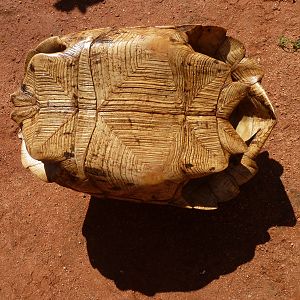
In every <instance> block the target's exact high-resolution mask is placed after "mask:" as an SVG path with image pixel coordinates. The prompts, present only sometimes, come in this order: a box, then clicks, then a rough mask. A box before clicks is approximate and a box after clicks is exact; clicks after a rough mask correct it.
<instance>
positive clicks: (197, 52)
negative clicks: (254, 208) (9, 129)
mask: <svg viewBox="0 0 300 300" xmlns="http://www.w3.org/2000/svg"><path fill="white" fill-rule="evenodd" d="M244 56H245V49H244V47H243V45H242V44H241V43H240V42H239V41H237V40H235V39H233V38H231V37H227V36H226V32H225V30H224V29H222V28H219V27H211V26H207V27H203V26H200V25H187V26H177V27H137V28H122V29H113V28H104V29H96V30H90V31H85V32H81V33H78V34H71V35H67V36H63V37H52V38H49V39H47V40H45V41H44V42H42V43H41V44H40V45H39V46H38V47H37V48H36V49H35V50H32V51H31V52H30V53H29V54H28V57H27V60H26V72H25V78H24V81H23V84H22V86H21V90H20V91H18V92H17V93H15V94H14V95H12V101H13V103H14V105H15V110H14V112H13V113H12V118H13V119H14V120H15V121H16V122H18V124H20V126H21V128H22V135H23V139H24V141H23V149H26V151H27V152H26V153H27V154H28V156H26V155H27V154H26V155H25V156H26V157H29V158H30V159H34V161H35V162H36V161H40V162H41V164H42V165H43V167H44V175H43V176H45V175H46V176H47V179H48V180H49V181H55V182H57V183H59V184H61V185H64V186H67V187H70V188H72V189H76V190H79V191H83V192H87V193H90V194H94V195H97V196H98V197H110V198H117V199H125V200H132V201H142V202H153V203H161V204H173V205H179V206H183V207H196V208H202V209H213V208H216V207H217V202H219V201H225V200H228V199H231V198H232V197H234V196H236V195H237V193H238V192H239V186H240V185H241V184H243V183H244V182H246V181H248V180H249V179H250V178H251V177H252V176H253V175H254V174H255V172H256V165H255V162H254V160H253V159H254V158H255V156H256V155H257V154H258V153H259V151H260V149H261V147H262V145H263V144H264V142H265V140H266V138H267V137H268V135H269V133H270V131H271V129H272V127H273V126H274V124H275V116H274V111H273V108H272V105H271V104H270V101H269V100H268V97H267V95H266V93H265V91H264V90H263V88H262V86H261V85H260V81H261V78H262V75H263V72H262V70H261V68H260V67H259V66H258V65H257V64H256V63H255V62H254V61H252V60H251V59H248V58H245V57H244ZM24 147H25V148H24ZM24 151H25V150H23V152H22V153H25V152H24ZM238 154H240V156H239V157H238V163H237V164H235V165H232V164H231V163H230V162H229V161H230V158H232V157H237V155H238ZM25 156H24V155H23V157H25ZM25 165H27V164H26V163H25ZM206 176H210V177H208V178H209V180H206V181H205V182H204V181H203V182H202V181H201V180H200V181H199V180H198V178H203V177H206Z"/></svg>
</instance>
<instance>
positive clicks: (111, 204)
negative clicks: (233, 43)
mask: <svg viewBox="0 0 300 300" xmlns="http://www.w3.org/2000/svg"><path fill="white" fill-rule="evenodd" d="M57 1H58V0H57ZM54 4H55V0H43V1H42V0H34V1H29V0H22V1H11V0H1V3H0V24H1V29H0V42H1V54H0V55H1V57H0V85H1V90H0V92H1V98H0V99H1V100H0V101H1V102H0V139H1V144H0V164H1V165H0V166H1V168H0V178H1V180H0V195H1V202H0V205H1V209H0V232H1V240H0V248H1V252H0V270H1V271H0V272H1V277H0V299H105V300H106V299H108V300H110V299H111V300H115V299H122V300H123V299H126V300H127V299H128V300H129V299H130V300H131V299H139V300H140V299H150V298H152V299H161V300H167V299H189V300H192V299H193V300H194V299H197V300H198V299H200V300H201V299H226V300H227V299H259V300H261V299H268V300H270V299H300V226H299V222H297V221H299V218H300V183H299V180H300V172H299V169H300V168H299V161H300V156H299V149H300V133H299V132H300V125H299V111H300V97H299V95H300V72H299V70H300V68H299V66H300V51H298V52H295V53H288V52H285V51H283V50H282V49H281V48H279V47H278V45H277V43H278V38H279V36H280V35H282V34H285V35H286V36H288V37H290V38H292V39H297V38H299V28H300V1H298V0H294V1H292V0H291V1H261V0H240V1H239V0H228V1H225V2H224V1H219V0H218V1H203V0H198V1H195V0H194V1H192V0H186V1H173V0H149V1H141V0H132V1H130V2H129V1H117V0H107V1H103V2H101V1H99V0H98V1H97V0H89V1H79V0H77V1H76V0H74V1H72V0H62V1H59V3H57V4H56V5H55V6H54ZM180 23H200V24H205V25H219V26H223V27H225V28H227V29H228V33H229V34H230V35H232V36H234V37H236V38H238V39H240V40H241V41H243V42H244V43H245V45H246V48H247V51H248V55H249V56H252V57H254V58H256V59H257V60H258V61H259V62H260V63H261V65H262V66H263V67H264V69H265V78H264V80H263V84H264V87H265V89H266V90H267V91H268V93H269V96H270V98H271V100H272V101H273V103H274V106H275V108H276V111H277V115H278V121H279V122H278V125H277V126H276V128H275V129H274V131H273V133H272V136H271V138H270V139H269V140H268V142H267V144H266V146H265V151H267V152H264V153H263V154H261V155H260V156H259V158H258V164H259V166H260V173H259V174H258V175H257V176H256V178H254V179H253V180H252V181H251V182H249V183H248V184H246V185H245V186H244V187H243V189H242V192H241V194H240V196H239V197H238V198H237V199H235V200H233V201H230V202H228V203H224V204H223V205H222V206H221V207H220V209H219V210H218V211H215V212H198V211H191V210H184V209H177V208H172V207H157V206H153V205H138V204H131V203H126V202H125V203H124V202H122V203H120V202H116V201H100V200H97V199H93V198H92V199H91V198H90V197H89V196H88V195H84V194H82V193H77V192H73V191H70V190H67V189H64V188H61V187H59V186H57V185H55V184H45V183H43V182H41V181H39V180H38V179H36V178H34V177H33V176H32V175H31V174H29V173H28V172H27V171H25V170H24V169H23V168H22V166H21V162H20V141H19V140H18V138H17V136H16V133H17V126H16V125H15V124H14V123H13V122H12V121H11V120H10V117H9V115H10V110H11V104H10V102H9V94H10V93H12V92H13V91H14V90H16V89H17V88H18V87H19V86H20V83H21V80H22V76H23V71H24V60H25V56H26V54H27V52H28V50H29V49H30V48H33V47H34V46H36V45H37V43H39V41H41V40H43V39H45V38H47V37H49V36H50V35H60V34H66V33H69V32H76V31H79V30H83V29H90V28H95V27H106V26H134V25H164V24H180Z"/></svg>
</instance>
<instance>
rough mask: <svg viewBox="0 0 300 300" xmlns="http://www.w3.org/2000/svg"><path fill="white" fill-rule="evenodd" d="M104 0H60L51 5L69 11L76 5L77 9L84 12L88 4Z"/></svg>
mask: <svg viewBox="0 0 300 300" xmlns="http://www.w3.org/2000/svg"><path fill="white" fill-rule="evenodd" d="M100 2H104V0H60V1H58V2H56V3H55V4H54V5H53V6H54V7H55V8H56V9H57V10H60V11H71V10H73V9H75V8H76V7H78V9H79V10H80V11H81V12H82V13H85V12H86V10H87V8H88V7H89V6H92V5H95V4H97V3H100Z"/></svg>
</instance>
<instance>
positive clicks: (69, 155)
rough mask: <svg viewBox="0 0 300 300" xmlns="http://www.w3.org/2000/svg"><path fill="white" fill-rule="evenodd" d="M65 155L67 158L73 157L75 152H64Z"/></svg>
mask: <svg viewBox="0 0 300 300" xmlns="http://www.w3.org/2000/svg"><path fill="white" fill-rule="evenodd" d="M64 157H65V158H72V157H74V153H72V152H67V151H66V152H64Z"/></svg>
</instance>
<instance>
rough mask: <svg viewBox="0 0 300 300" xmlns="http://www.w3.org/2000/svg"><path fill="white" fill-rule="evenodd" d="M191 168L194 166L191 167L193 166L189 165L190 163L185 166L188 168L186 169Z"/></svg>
mask: <svg viewBox="0 0 300 300" xmlns="http://www.w3.org/2000/svg"><path fill="white" fill-rule="evenodd" d="M193 166H194V165H193V164H190V163H187V164H185V167H186V168H188V169H189V168H192V167H193Z"/></svg>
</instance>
